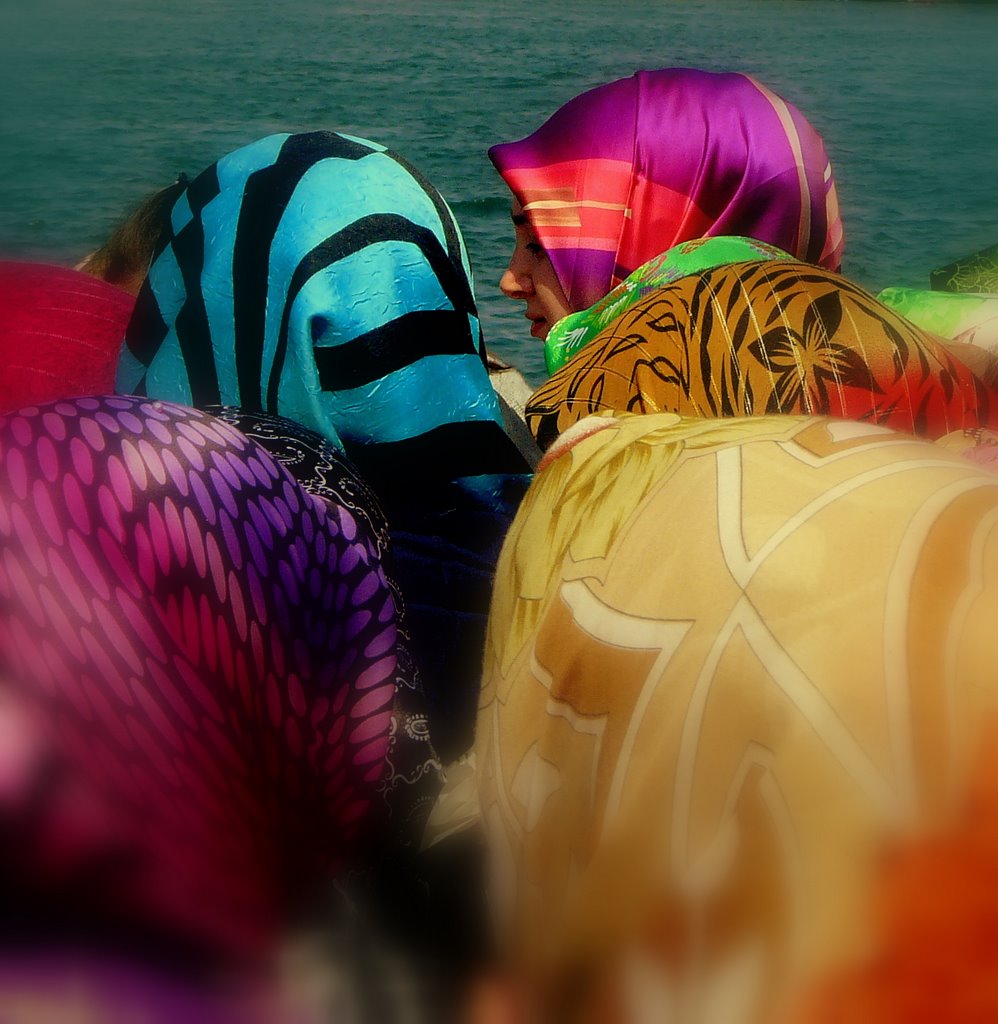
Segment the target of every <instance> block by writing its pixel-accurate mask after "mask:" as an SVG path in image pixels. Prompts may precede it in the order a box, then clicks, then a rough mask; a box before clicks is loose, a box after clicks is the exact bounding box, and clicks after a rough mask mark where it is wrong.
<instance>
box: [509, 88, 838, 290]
mask: <svg viewBox="0 0 998 1024" xmlns="http://www.w3.org/2000/svg"><path fill="white" fill-rule="evenodd" d="M489 156H490V157H491V159H492V162H493V163H494V164H495V166H496V168H497V170H498V171H499V173H500V174H501V175H502V177H503V179H504V180H505V182H506V184H507V185H508V186H509V187H510V189H511V191H512V192H513V195H514V196H515V197H516V198H517V200H519V202H520V204H521V205H522V206H523V208H524V210H525V212H526V214H527V217H528V218H529V221H530V223H531V226H532V228H533V230H534V233H535V234H536V235H537V238H538V240H539V241H540V242H541V243H542V244H543V246H544V248H545V249H546V251H547V253H548V255H549V256H550V257H551V261H552V263H553V264H554V268H555V272H556V273H557V275H558V279H559V281H560V282H561V285H562V287H563V289H564V291H565V294H566V295H567V296H568V299H569V302H570V304H571V306H572V309H573V310H581V309H586V308H588V307H589V306H591V305H592V304H593V303H594V302H596V301H598V300H599V299H601V298H602V297H603V296H604V295H605V294H606V293H607V292H608V291H610V289H611V288H612V287H613V286H614V285H616V284H618V283H619V282H620V281H621V280H623V279H624V278H625V277H627V275H628V274H630V273H632V272H633V271H634V270H636V269H637V268H638V267H640V266H641V265H642V264H644V263H646V262H647V261H648V260H650V259H652V258H653V257H655V256H658V255H659V254H661V253H663V252H665V251H666V250H667V249H670V248H672V247H673V246H674V245H678V244H680V243H681V242H686V241H690V240H691V239H694V238H700V237H704V236H716V235H742V236H747V237H749V238H755V239H758V240H760V241H763V242H768V243H769V244H771V245H775V246H778V247H779V248H780V249H783V250H785V251H786V252H789V253H790V254H791V255H794V256H796V257H797V258H798V259H801V260H804V261H806V262H809V263H816V264H819V265H821V266H823V267H826V268H827V269H830V270H838V268H839V266H840V264H841V258H842V250H843V245H844V239H843V232H842V223H841V219H840V217H839V206H838V198H837V194H836V189H835V180H834V177H833V175H832V169H831V165H830V163H829V160H828V155H827V154H826V152H825V147H824V144H823V142H822V140H821V137H820V136H819V135H818V133H817V132H816V131H815V130H814V128H812V127H811V125H810V124H809V123H808V121H807V119H806V118H805V117H804V115H803V114H801V112H800V111H799V110H797V108H796V107H794V106H792V105H791V104H790V103H787V102H786V101H785V100H783V99H781V98H780V97H779V96H777V95H776V94H775V93H774V92H772V91H771V90H769V89H767V88H766V87H765V86H764V85H762V84H760V83H759V82H757V81H755V80H754V79H753V78H750V77H749V76H748V75H743V74H737V73H724V74H719V73H712V72H707V71H698V70H693V69H686V68H667V69H664V70H660V71H639V72H638V73H637V74H635V75H633V76H632V77H631V78H625V79H621V80H620V81H617V82H611V83H610V84H609V85H604V86H600V87H599V88H596V89H593V90H591V91H589V92H586V93H583V94H582V95H581V96H577V97H576V98H575V99H573V100H571V101H570V102H568V103H566V104H565V105H564V106H563V107H561V109H559V110H558V111H556V112H555V113H554V114H553V115H552V117H551V118H550V119H549V120H548V121H546V122H545V123H544V124H543V125H542V126H541V127H540V128H538V129H537V131H535V132H534V133H533V134H532V135H529V136H528V137H527V138H525V139H522V140H521V141H519V142H510V143H505V144H503V145H499V146H494V147H493V148H492V149H491V150H490V151H489Z"/></svg>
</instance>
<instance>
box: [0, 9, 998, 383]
mask: <svg viewBox="0 0 998 1024" xmlns="http://www.w3.org/2000/svg"><path fill="white" fill-rule="evenodd" d="M5 6H6V8H7V10H8V11H9V10H10V7H11V6H13V5H10V4H7V5H5ZM16 11H17V13H16V15H15V17H14V18H12V19H8V21H9V24H8V25H7V26H5V30H4V33H3V39H2V40H0V65H2V66H3V68H4V69H5V70H4V71H2V72H0V74H2V76H3V80H4V85H5V88H4V94H5V97H8V98H7V99H5V102H4V104H3V108H4V109H3V112H2V113H0V152H2V154H3V160H2V162H0V251H2V252H3V254H4V255H12V254H23V253H31V254H34V255H37V256H43V257H46V258H52V259H58V260H63V261H74V260H76V259H78V258H80V257H81V256H82V255H84V254H85V253H86V252H87V251H89V249H91V248H93V247H94V245H96V244H97V243H98V242H99V241H100V240H101V239H102V238H103V237H104V236H105V235H106V234H107V232H108V231H109V230H110V229H111V228H112V227H113V225H114V223H115V222H116V220H117V219H118V218H119V217H120V216H121V215H122V214H123V212H124V211H125V210H126V209H127V208H128V207H129V206H130V205H131V204H133V203H134V202H136V201H137V200H138V199H140V198H141V197H142V196H143V195H144V194H145V193H146V192H147V191H149V190H150V189H152V188H155V187H159V186H161V185H163V184H166V183H167V182H168V181H170V180H172V179H173V178H174V177H175V176H176V175H177V173H178V172H180V171H182V170H183V171H187V172H188V173H191V174H193V173H196V172H197V171H199V170H200V169H201V168H202V167H204V166H206V165H207V164H209V163H210V162H212V161H213V160H214V159H216V158H217V157H219V156H221V155H222V154H223V153H225V152H227V151H228V150H230V149H232V148H235V147H236V146H238V145H241V144H243V143H246V142H249V141H251V140H252V139H254V138H256V137H258V136H260V135H263V134H266V133H268V132H272V131H279V130H296V129H313V128H330V129H339V130H343V131H347V132H351V133H354V134H359V135H363V136H367V137H370V138H372V139H375V140H377V141H379V142H382V143H384V144H386V145H389V146H391V147H392V148H394V149H397V150H399V151H401V152H403V153H404V154H405V155H406V156H407V157H409V159H411V160H412V161H413V162H414V163H416V164H417V165H418V166H420V167H421V168H422V169H423V170H424V171H425V172H426V173H427V174H428V176H429V177H430V178H431V179H432V180H433V181H434V182H435V183H436V184H437V185H438V186H439V187H440V189H441V190H442V191H443V192H444V194H445V195H446V196H447V198H448V199H449V200H450V202H451V203H452V205H453V206H454V208H455V211H456V213H457V215H458V218H459V220H460V222H461V224H462V227H463V228H464V231H465V234H466V238H467V240H468V245H469V248H470V250H471V254H472V258H473V261H474V264H475V269H476V276H477V284H478V295H479V301H480V305H481V309H482V317H483V322H484V326H485V330H486V335H487V338H488V340H489V342H490V344H491V345H493V346H494V347H496V348H497V349H498V350H499V351H501V352H503V353H504V354H506V355H507V356H508V357H511V358H513V359H514V360H515V361H516V362H517V363H518V364H519V365H521V366H522V367H523V368H524V369H525V370H526V371H527V372H528V375H529V376H531V377H532V379H534V380H537V379H539V378H540V376H541V375H542V373H543V362H542V359H541V357H540V352H539V347H538V345H537V343H536V342H535V341H533V340H532V339H531V338H530V337H529V336H528V335H527V333H526V330H525V328H526V326H527V325H526V321H525V320H523V318H522V313H521V312H520V310H519V309H518V308H517V306H515V305H514V304H513V303H509V302H507V301H506V300H504V299H503V298H502V296H501V295H500V294H499V292H498V289H497V288H496V281H497V279H498V277H499V274H500V272H501V270H502V267H503V265H504V261H505V259H506V257H507V254H508V249H509V245H510V241H511V231H510V227H509V223H508V199H507V197H506V195H505V194H504V187H503V185H502V183H501V182H500V181H499V179H498V178H497V177H496V176H495V174H494V173H493V171H492V168H491V165H490V164H489V162H488V160H487V158H486V156H485V150H486V148H487V147H488V146H489V145H490V144H492V143H493V142H496V141H501V140H506V139H510V138H517V137H520V136H522V135H524V134H526V133H527V132H528V131H530V130H532V129H533V128H534V127H535V126H536V125H537V124H539V123H540V121H541V120H543V119H544V118H545V117H547V115H548V114H550V113H551V112H552V111H553V110H554V109H555V108H556V107H557V106H558V105H560V104H561V103H563V102H564V101H565V100H567V99H569V98H570V97H571V96H573V95H575V94H576V93H578V92H580V91H581V90H583V89H586V88H589V87H591V86H594V85H597V84H599V83H601V82H605V81H609V80H611V79H613V78H617V77H621V76H623V75H627V74H630V73H631V72H633V71H634V70H636V69H637V68H653V67H663V66H667V65H693V66H698V67H704V68H709V69H715V70H728V69H737V70H744V71H748V72H750V73H752V74H755V75H756V76H758V77H759V78H761V79H763V80H764V81H765V82H766V83H768V84H769V85H770V86H773V87H774V88H776V89H777V90H778V91H779V92H781V93H782V94H783V95H784V96H785V97H787V98H788V99H790V100H792V101H794V102H795V103H796V104H797V105H798V106H800V107H801V108H802V109H803V110H804V111H805V112H806V114H807V115H808V116H809V118H810V119H811V121H812V122H813V123H814V124H815V126H816V127H817V128H818V129H819V131H821V132H822V134H823V135H824V137H825V141H826V144H827V146H828V150H829V153H830V154H831V157H832V162H833V165H834V167H835V168H836V172H837V175H838V180H839V187H840V197H841V200H842V206H843V216H844V218H845V223H846V235H847V246H846V267H845V269H846V271H847V272H848V273H849V274H850V275H851V276H852V277H854V278H855V279H857V280H858V281H860V282H861V283H863V284H865V285H866V286H867V287H871V288H874V289H877V288H880V287H883V286H884V285H887V284H911V285H919V284H922V283H924V282H925V281H926V279H927V275H928V272H929V270H930V269H932V268H933V267H934V266H937V265H939V264H941V263H944V262H946V261H948V260H950V259H953V258H956V257H958V256H960V255H963V254H964V253H966V252H969V251H971V250H972V249H974V248H976V247H981V246H984V245H985V244H988V243H991V242H995V241H998V198H996V194H998V187H996V177H995V173H996V167H998V117H996V111H998V72H996V70H995V69H996V61H995V56H994V54H995V45H996V42H998V5H981V6H962V5H933V4H916V3H862V2H851V3H849V2H833V0H799V2H786V0H688V2H684V3H673V2H668V0H657V2H656V0H644V2H632V0H613V2H606V0H600V2H595V0H571V2H565V3H556V2H548V3H544V2H541V0H504V2H502V3H498V4H497V3H495V2H493V0H460V2H459V0H429V2H425V3H423V4H420V5H416V4H403V3H386V2H379V0H364V2H336V0H288V2H286V3H280V4H276V3H273V0H239V2H236V0H156V2H153V0H103V2H102V3H100V4H99V5H98V4H96V3H94V2H92V0H61V2H59V0H40V2H39V3H33V4H28V3H20V2H18V3H17V4H16Z"/></svg>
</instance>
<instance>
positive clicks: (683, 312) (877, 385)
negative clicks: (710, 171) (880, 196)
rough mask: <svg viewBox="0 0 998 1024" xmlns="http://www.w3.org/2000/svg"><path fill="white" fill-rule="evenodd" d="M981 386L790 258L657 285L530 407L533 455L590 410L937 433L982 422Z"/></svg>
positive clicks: (892, 320) (833, 278) (988, 401)
mask: <svg viewBox="0 0 998 1024" xmlns="http://www.w3.org/2000/svg"><path fill="white" fill-rule="evenodd" d="M995 408H996V406H995V401H994V398H993V396H992V394H991V392H990V389H989V388H987V386H986V385H985V384H984V383H983V382H982V381H981V380H980V379H978V378H977V377H976V376H975V375H974V374H973V373H972V372H971V371H970V370H969V369H968V368H967V367H966V366H964V365H963V364H962V363H960V362H958V361H957V360H955V359H954V358H953V357H952V356H950V355H949V354H948V352H947V351H946V349H945V348H944V347H943V346H942V345H940V344H938V343H937V342H936V341H935V340H933V339H932V338H931V337H930V336H928V335H926V334H924V333H922V332H921V331H920V330H919V329H918V328H916V327H915V326H914V325H913V324H911V323H909V322H908V321H906V320H905V319H904V318H902V317H900V316H899V315H897V314H896V313H895V312H893V311H892V310H890V309H888V308H887V307H886V306H883V305H882V304H880V303H879V302H877V300H876V299H874V298H873V296H872V295H870V294H869V293H867V292H865V291H863V290H862V289H861V288H858V287H857V286H856V285H854V284H852V283H850V282H849V281H847V280H845V279H844V278H842V277H840V276H839V275H838V274H834V273H832V272H831V271H826V270H822V269H820V268H818V267H813V266H810V265H808V264H804V263H799V262H796V261H793V260H760V261H757V262H752V263H739V264H732V265H728V266H724V267H718V268H715V269H711V270H707V271H704V272H702V273H699V274H694V275H690V276H689V277H686V278H683V279H682V280H680V281H676V282H674V283H672V284H669V285H667V286H664V287H662V288H659V289H657V290H655V291H654V292H653V293H652V294H650V295H648V296H646V297H645V298H643V299H642V300H641V301H640V302H638V303H637V304H635V305H634V306H632V307H631V308H630V309H629V310H628V311H627V312H626V313H625V314H624V315H623V316H621V317H620V318H619V319H618V320H617V321H616V322H615V323H613V324H611V325H610V326H609V327H607V328H606V329H604V330H603V331H602V332H600V333H599V334H598V335H597V336H596V338H595V339H594V340H593V341H592V342H590V344H589V345H587V346H586V347H585V348H583V349H582V350H581V351H580V352H579V353H578V354H577V355H576V356H575V357H574V358H573V359H571V360H570V361H569V362H568V363H566V364H565V366H564V367H562V368H561V369H560V370H558V371H557V372H556V373H555V374H554V375H553V376H552V377H551V378H550V380H548V381H547V383H545V384H544V385H542V386H541V387H540V388H538V390H537V391H536V392H535V393H534V395H533V396H532V398H531V400H530V402H529V403H528V404H527V421H528V424H529V425H530V427H531V429H532V430H533V431H534V434H535V436H536V437H537V440H538V443H539V444H540V445H541V447H546V446H548V445H550V444H551V442H552V441H553V440H554V439H555V438H556V437H557V436H558V434H559V433H561V432H562V431H563V430H565V429H566V428H567V427H568V426H570V425H571V424H572V423H574V422H576V421H577V420H579V419H582V418H583V417H585V416H589V415H592V414H593V413H597V412H601V411H607V410H609V411H620V412H624V411H629V412H676V413H680V414H682V415H692V416H710V417H716V416H751V415H760V414H763V413H800V412H805V413H814V414H817V413H823V414H827V415H832V416H839V417H844V418H847V419H858V420H870V421H872V422H876V423H883V424H886V425H889V426H894V427H896V428H898V429H901V430H907V431H911V432H914V433H919V434H922V435H925V436H928V437H938V436H942V435H943V434H946V433H948V432H950V431H951V430H955V429H960V428H962V427H964V426H977V425H979V424H980V423H989V422H990V417H991V416H992V415H993V410H994V409H995Z"/></svg>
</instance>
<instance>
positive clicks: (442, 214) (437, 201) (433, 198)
mask: <svg viewBox="0 0 998 1024" xmlns="http://www.w3.org/2000/svg"><path fill="white" fill-rule="evenodd" d="M391 156H392V159H393V160H395V161H397V162H398V164H399V165H400V166H401V167H403V168H404V169H405V170H407V171H408V172H409V174H410V175H411V176H412V179H413V181H415V182H416V184H417V185H418V186H419V187H420V188H421V189H422V190H423V191H424V192H425V193H426V195H427V196H428V197H429V199H430V202H431V203H433V207H434V209H435V210H436V211H437V216H438V217H439V218H440V223H441V224H442V225H443V229H444V238H445V239H446V241H447V252H448V253H450V258H451V260H452V262H453V263H454V266H456V267H460V266H463V264H462V262H461V240H460V237H459V236H458V232H457V224H456V222H455V221H454V215H453V214H452V213H451V212H450V210H449V209H448V208H447V203H446V202H444V197H443V196H442V195H441V194H440V193H439V192H438V191H437V190H436V189H435V188H434V187H433V186H432V185H431V184H430V182H429V181H427V179H426V178H424V177H423V175H422V173H421V172H420V171H419V170H417V168H415V167H413V166H412V164H410V163H409V161H408V160H406V159H405V157H402V156H399V155H398V153H394V152H393V153H392V154H391ZM469 289H470V282H469ZM471 312H472V313H474V314H475V316H476V317H477V316H478V309H477V307H476V306H475V299H474V296H473V295H472V298H471ZM477 352H478V356H479V358H480V359H481V360H482V363H483V364H484V365H485V366H486V367H487V366H488V353H487V352H486V351H485V339H484V338H483V337H482V334H481V332H479V335H478V347H477Z"/></svg>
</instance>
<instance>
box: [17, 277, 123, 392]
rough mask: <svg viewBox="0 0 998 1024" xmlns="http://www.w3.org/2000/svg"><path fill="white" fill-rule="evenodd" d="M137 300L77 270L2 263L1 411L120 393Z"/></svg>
mask: <svg viewBox="0 0 998 1024" xmlns="http://www.w3.org/2000/svg"><path fill="white" fill-rule="evenodd" d="M134 305H135V299H134V298H133V296H131V295H129V294H128V293H127V292H125V291H122V290H121V289H120V288H116V287H115V286H114V285H110V284H107V283H105V282H104V281H98V280H97V279H96V278H93V277H89V276H88V275H87V274H83V273H80V272H79V271H77V270H67V269H66V268H65V267H51V266H46V265H44V264H41V263H10V262H0V367H2V368H3V372H2V373H0V412H11V411H13V410H14V409H19V408H21V407H22V406H27V405H37V404H39V403H41V402H48V401H54V400H55V399H58V398H71V397H78V396H83V395H99V394H105V393H107V392H112V391H114V373H115V369H116V367H117V364H118V353H119V352H120V351H121V343H122V341H123V340H124V337H125V328H126V327H127V326H128V320H129V317H130V316H131V314H132V307H133V306H134Z"/></svg>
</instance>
